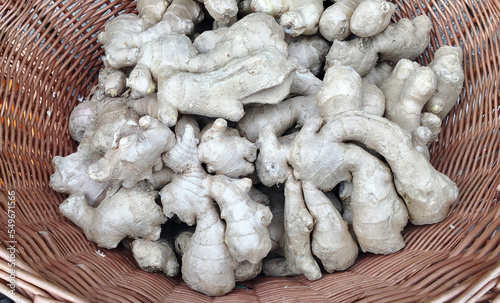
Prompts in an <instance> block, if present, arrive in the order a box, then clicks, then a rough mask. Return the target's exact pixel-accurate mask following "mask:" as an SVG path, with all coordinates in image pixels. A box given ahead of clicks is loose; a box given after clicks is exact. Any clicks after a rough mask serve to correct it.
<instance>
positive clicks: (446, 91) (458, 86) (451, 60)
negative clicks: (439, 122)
mask: <svg viewBox="0 0 500 303" xmlns="http://www.w3.org/2000/svg"><path fill="white" fill-rule="evenodd" d="M462 58H463V54H462V49H461V48H460V47H458V46H456V47H453V46H442V47H440V48H439V49H438V50H437V51H436V53H435V54H434V60H432V62H431V63H430V64H429V67H430V68H431V69H432V71H434V73H435V74H436V76H437V90H436V92H435V93H434V95H433V96H432V98H431V99H430V100H429V101H428V102H427V103H426V105H425V109H426V110H427V111H429V112H431V113H433V114H435V115H437V116H438V117H439V118H441V119H444V118H445V117H446V115H447V114H448V112H449V111H450V110H451V109H452V108H453V106H454V105H455V103H456V102H457V100H458V97H459V95H460V93H461V91H462V85H463V82H464V71H463V67H462V60H463V59H462Z"/></svg>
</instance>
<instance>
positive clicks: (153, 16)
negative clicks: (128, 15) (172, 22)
mask: <svg viewBox="0 0 500 303" xmlns="http://www.w3.org/2000/svg"><path fill="white" fill-rule="evenodd" d="M169 2H170V1H169V0H137V4H136V7H137V11H138V12H139V16H140V17H141V19H142V20H143V23H144V26H145V28H150V27H152V26H153V25H155V24H156V23H158V22H160V20H161V19H162V18H163V14H164V13H165V11H166V10H167V7H168V4H169Z"/></svg>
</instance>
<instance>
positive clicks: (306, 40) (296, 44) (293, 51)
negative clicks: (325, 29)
mask: <svg viewBox="0 0 500 303" xmlns="http://www.w3.org/2000/svg"><path fill="white" fill-rule="evenodd" d="M289 40H290V41H289V42H288V59H290V60H291V61H293V62H295V63H297V65H298V66H300V67H303V68H305V69H308V70H309V71H311V72H312V73H313V74H314V75H316V76H317V75H318V74H319V73H320V72H321V70H322V69H323V65H324V63H325V58H326V54H327V53H328V50H329V49H330V45H329V44H328V42H327V41H326V40H325V39H323V38H322V37H321V36H319V35H314V36H299V37H295V38H291V39H289Z"/></svg>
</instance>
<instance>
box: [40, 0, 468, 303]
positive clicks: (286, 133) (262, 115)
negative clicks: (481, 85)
mask: <svg viewBox="0 0 500 303" xmlns="http://www.w3.org/2000/svg"><path fill="white" fill-rule="evenodd" d="M324 6H328V5H325V4H324V3H323V1H321V0H313V1H305V0H275V1H274V0H273V1H267V0H138V3H137V11H138V12H139V15H138V16H137V15H132V14H124V15H120V16H117V17H116V18H113V19H111V20H110V21H109V22H108V24H106V26H105V30H104V31H103V32H101V33H100V34H99V36H98V39H99V42H101V43H102V44H103V48H104V56H103V62H104V65H105V68H103V69H102V70H101V71H99V79H98V86H97V87H96V88H94V89H92V91H91V94H90V95H89V96H87V99H86V100H85V101H83V102H82V103H81V104H79V105H78V106H77V107H76V108H75V110H74V111H73V113H72V114H71V116H70V117H69V121H68V122H69V123H68V124H69V133H70V135H71V136H72V138H74V139H75V140H76V141H78V142H79V144H80V145H79V147H78V150H77V152H76V153H74V154H71V155H68V156H65V157H60V156H57V157H55V158H54V159H53V165H54V171H55V172H54V174H53V175H52V176H51V182H50V185H51V186H52V187H53V188H54V189H55V190H57V191H59V192H62V193H65V194H68V195H69V197H68V198H67V199H66V200H64V202H63V203H62V204H61V205H60V211H61V213H62V214H63V215H64V216H66V217H67V218H68V219H69V220H70V221H72V222H73V223H75V224H76V225H77V226H78V227H80V228H81V229H82V230H83V232H84V233H85V235H86V236H87V238H88V239H89V240H91V241H94V242H95V243H97V245H99V246H101V247H105V248H113V247H116V245H117V244H118V243H119V242H120V241H122V243H125V245H128V246H130V250H131V251H132V253H133V256H134V258H135V260H136V262H137V265H138V266H139V267H140V268H142V269H143V270H146V271H158V272H162V273H164V274H165V275H167V276H175V275H176V274H177V273H178V272H179V271H180V272H181V273H182V277H183V279H184V281H185V282H186V283H187V285H188V286H189V287H191V288H192V289H194V290H196V291H199V292H201V293H203V294H206V295H209V296H221V295H224V294H226V293H228V292H230V291H231V290H232V289H233V288H234V287H235V285H236V284H235V283H236V282H238V281H245V280H248V279H252V278H254V277H255V276H256V275H258V274H259V273H260V272H263V273H264V274H266V275H273V276H290V275H300V274H304V275H305V276H306V278H308V279H311V280H316V279H319V278H321V276H322V272H321V271H322V270H323V269H324V270H325V271H326V272H333V271H340V270H346V269H347V268H349V267H350V266H351V265H352V264H353V263H354V262H355V260H356V258H357V256H358V250H359V249H361V251H363V252H371V253H377V254H389V253H394V252H396V251H399V250H401V249H402V248H403V247H404V246H405V242H404V239H403V237H402V234H401V233H402V230H403V228H404V227H405V225H406V224H407V222H408V220H410V221H411V222H412V223H413V224H417V225H419V224H430V223H435V222H439V221H440V220H443V219H444V218H445V216H446V214H447V212H448V210H449V207H450V204H451V203H452V202H453V201H454V200H455V199H456V197H457V194H458V189H457V187H456V185H455V184H454V183H453V182H452V181H451V180H450V179H449V178H448V177H446V176H444V175H443V174H441V173H439V172H438V171H436V170H435V169H434V168H433V167H432V166H431V164H430V163H429V160H428V159H429V158H430V153H429V145H430V144H431V143H432V142H435V141H437V139H438V137H439V133H440V130H441V126H442V119H443V118H444V117H445V116H446V115H447V113H448V111H449V110H450V109H451V108H452V107H453V106H454V104H455V103H456V102H457V100H458V98H459V95H460V90H461V87H462V82H463V70H462V66H461V65H462V53H461V49H460V48H458V47H443V48H441V49H439V50H437V51H436V53H435V59H434V60H433V61H432V62H431V63H430V64H429V67H421V66H420V65H419V64H418V63H415V62H412V61H411V60H414V59H415V58H416V57H418V56H419V55H420V54H421V53H422V52H423V51H424V50H425V48H426V47H427V46H428V45H429V41H430V30H431V22H430V20H429V18H427V17H426V16H416V17H415V18H414V19H413V20H411V21H410V20H409V19H401V20H399V21H398V22H397V23H393V24H389V20H390V18H391V15H392V13H393V12H394V10H395V5H394V4H392V3H389V2H386V1H385V0H364V1H361V0H338V1H336V3H334V4H333V5H331V6H329V7H328V9H326V10H324ZM238 10H239V12H238ZM206 13H208V14H210V16H211V18H210V19H208V20H205V22H203V23H201V24H198V23H199V22H200V21H202V19H203V18H204V15H205V14H206ZM210 16H209V17H210ZM212 18H213V19H215V21H214V20H212ZM238 19H239V20H238ZM318 29H319V31H320V33H317V32H318ZM351 32H352V33H353V34H354V35H357V37H355V36H354V37H350V38H349V39H348V40H344V41H343V40H342V39H345V38H347V36H349V35H350V34H351ZM329 41H332V43H330V42H329ZM337 194H338V195H340V199H341V200H342V203H340V202H339V200H338V197H337V196H336V195H337ZM169 218H170V219H171V220H170V221H169V222H168V224H164V223H165V222H166V221H167V220H168V219H169ZM160 234H161V235H162V236H163V237H164V238H163V239H160ZM172 240H173V244H172V243H171V242H172ZM174 251H175V252H174ZM175 254H177V255H178V256H179V257H181V258H182V260H178V259H177V256H176V255H175ZM179 261H181V262H179ZM179 263H181V264H182V266H181V267H180V264H179Z"/></svg>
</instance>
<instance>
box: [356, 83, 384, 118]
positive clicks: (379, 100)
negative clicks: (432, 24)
mask: <svg viewBox="0 0 500 303" xmlns="http://www.w3.org/2000/svg"><path fill="white" fill-rule="evenodd" d="M361 88H362V90H363V91H362V103H361V110H362V111H364V112H365V113H369V114H372V115H374V116H379V117H382V116H383V115H384V112H385V96H384V93H383V92H382V91H381V90H380V89H379V88H378V87H376V86H375V85H373V84H369V83H367V82H366V81H363V82H362V84H361Z"/></svg>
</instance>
